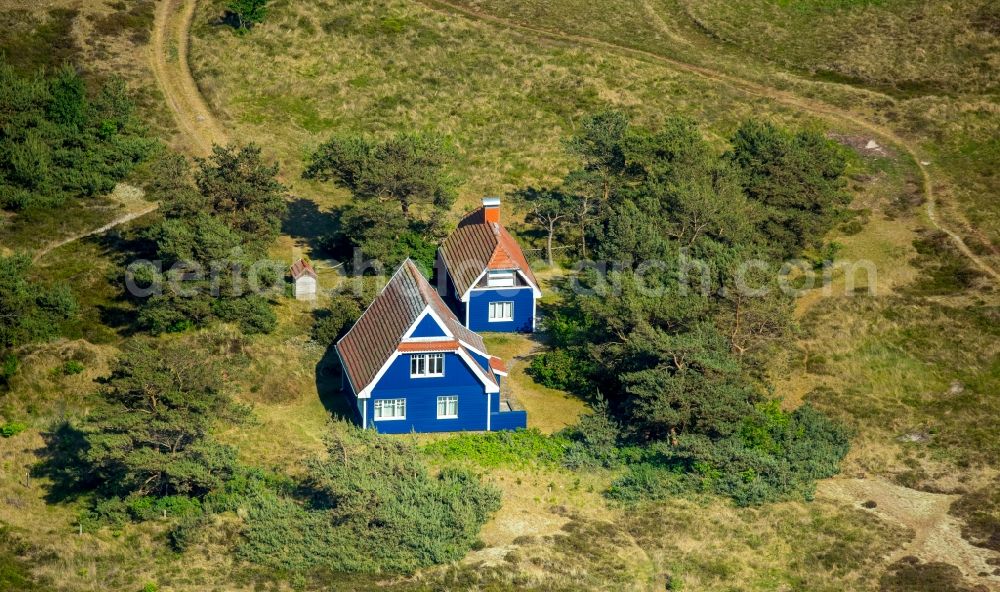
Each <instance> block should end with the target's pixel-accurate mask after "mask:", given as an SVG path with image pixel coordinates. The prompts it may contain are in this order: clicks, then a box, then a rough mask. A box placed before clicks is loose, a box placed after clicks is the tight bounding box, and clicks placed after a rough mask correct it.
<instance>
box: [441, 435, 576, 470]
mask: <svg viewBox="0 0 1000 592" xmlns="http://www.w3.org/2000/svg"><path fill="white" fill-rule="evenodd" d="M569 446H570V441H569V439H567V438H565V437H563V436H559V435H556V436H546V435H545V434H542V433H541V432H539V431H538V430H537V429H530V430H514V431H503V432H484V433H469V434H455V435H454V436H449V437H447V438H444V439H442V440H438V441H436V442H432V443H430V444H427V445H425V446H424V447H423V450H424V453H425V454H427V455H428V456H429V457H430V458H432V459H434V460H436V461H439V462H471V463H474V464H476V465H479V466H482V467H497V466H504V465H505V466H515V467H520V466H525V465H528V464H533V463H539V464H543V465H558V464H559V463H561V462H562V461H563V456H564V455H565V454H566V451H567V449H568V448H569Z"/></svg>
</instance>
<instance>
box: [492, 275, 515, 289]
mask: <svg viewBox="0 0 1000 592" xmlns="http://www.w3.org/2000/svg"><path fill="white" fill-rule="evenodd" d="M515 273H516V272H514V271H490V272H488V273H487V274H486V285H487V286H488V287H490V288H510V287H512V286H514V274H515Z"/></svg>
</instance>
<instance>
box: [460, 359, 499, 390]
mask: <svg viewBox="0 0 1000 592" xmlns="http://www.w3.org/2000/svg"><path fill="white" fill-rule="evenodd" d="M455 353H456V354H458V357H460V358H462V359H463V360H465V365H466V366H468V367H469V368H471V369H472V372H473V374H475V375H476V376H477V377H479V380H481V381H482V383H483V386H485V387H486V393H487V394H489V393H499V392H500V387H498V386H497V385H496V383H495V382H493V381H492V380H490V379H489V378H488V377H487V376H486V373H485V372H483V367H482V366H480V365H479V364H478V363H476V361H475V360H473V359H472V357H471V356H470V355H469V354H468V353H466V352H464V351H462V350H461V349H460V350H458V351H457V352H455Z"/></svg>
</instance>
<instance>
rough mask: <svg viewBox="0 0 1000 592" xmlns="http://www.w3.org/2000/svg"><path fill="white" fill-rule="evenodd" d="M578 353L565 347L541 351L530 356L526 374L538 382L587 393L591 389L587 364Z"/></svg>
mask: <svg viewBox="0 0 1000 592" xmlns="http://www.w3.org/2000/svg"><path fill="white" fill-rule="evenodd" d="M581 359H584V357H583V356H582V355H579V353H576V352H571V351H569V350H566V349H554V350H550V351H545V352H542V353H540V354H538V355H536V356H535V357H533V358H531V364H530V365H529V366H528V370H527V372H528V375H529V376H531V377H532V378H534V379H535V380H536V381H537V382H538V383H539V384H542V385H545V386H547V387H549V388H554V389H559V390H562V391H566V392H569V393H574V394H577V395H581V396H582V395H588V394H590V392H591V391H592V390H593V388H592V386H591V382H590V380H589V373H588V371H587V370H588V367H589V365H588V364H581Z"/></svg>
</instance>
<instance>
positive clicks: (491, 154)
mask: <svg viewBox="0 0 1000 592" xmlns="http://www.w3.org/2000/svg"><path fill="white" fill-rule="evenodd" d="M219 13H221V4H220V3H218V2H215V3H205V4H204V5H203V6H202V7H201V9H200V12H199V14H198V16H197V18H196V25H195V28H194V30H193V35H194V39H193V41H192V48H191V50H192V68H193V70H194V74H195V77H196V78H197V80H198V83H199V85H200V86H201V88H202V89H203V90H204V91H205V92H206V94H207V96H208V99H209V102H210V103H211V105H212V107H213V109H214V110H215V111H216V112H218V113H220V114H221V115H222V116H223V117H225V118H226V119H227V120H228V125H229V126H231V127H232V128H233V129H234V130H235V133H234V134H233V136H234V137H250V138H255V139H256V140H257V141H259V142H261V143H262V144H264V145H265V146H267V147H268V148H269V149H270V150H271V151H272V153H273V154H274V155H275V156H276V157H277V158H278V159H279V160H280V161H281V163H282V165H283V170H284V171H285V173H286V177H287V178H288V179H289V182H290V183H292V185H293V188H294V189H295V190H296V191H298V192H301V193H302V194H303V195H305V196H306V197H310V198H312V197H313V196H314V195H316V193H317V192H320V193H319V196H318V197H321V198H322V197H323V196H324V194H325V193H326V192H327V191H328V190H326V189H323V188H318V187H316V186H315V185H307V184H304V183H301V182H300V181H298V180H297V179H298V176H299V173H300V172H301V170H302V166H303V160H304V156H305V155H306V154H308V153H309V152H310V151H311V150H312V149H313V148H315V146H316V145H318V144H319V142H321V141H322V140H325V139H326V137H327V136H328V135H329V134H330V133H331V132H333V131H337V132H340V133H348V134H351V133H370V134H388V133H390V132H394V131H399V130H423V129H430V130H433V131H435V132H438V133H441V134H443V135H445V136H446V137H447V139H448V140H449V141H450V142H452V143H453V144H454V146H455V147H456V166H455V169H456V172H457V173H458V174H459V176H460V177H461V178H462V180H463V184H462V185H461V187H460V201H459V206H458V207H456V212H455V216H456V217H457V216H458V215H459V213H460V212H461V211H463V210H464V209H465V208H466V207H468V206H470V205H471V204H473V203H475V201H476V200H478V198H479V197H480V196H482V195H483V194H495V193H500V192H504V191H507V190H510V189H513V188H515V187H522V186H525V185H532V184H540V183H550V182H554V181H556V180H557V179H558V178H560V176H561V175H563V174H564V173H565V172H566V170H567V165H568V163H567V161H566V158H567V157H566V155H565V153H564V151H563V149H562V146H561V145H560V141H561V138H562V137H565V136H566V135H567V133H568V131H569V130H571V129H572V128H573V125H574V122H575V121H576V120H578V119H579V118H580V117H581V116H582V115H583V114H586V113H589V112H592V111H594V110H596V109H598V108H600V107H602V106H605V105H608V104H610V105H619V106H623V107H626V108H628V109H629V110H630V111H633V112H634V113H635V116H636V120H637V122H638V123H643V124H644V123H647V122H652V121H656V120H658V119H660V118H662V117H663V116H664V115H665V114H667V113H674V114H683V115H690V116H692V117H696V118H698V119H699V120H700V121H703V122H704V127H705V128H706V133H707V134H708V135H710V136H712V137H715V136H718V135H724V134H726V133H728V132H729V131H731V130H732V129H733V128H735V126H736V125H737V123H738V122H739V121H740V120H741V119H743V118H746V117H749V116H750V115H751V114H754V113H761V112H766V113H771V114H773V116H774V117H775V118H776V119H779V120H784V121H786V122H791V123H793V124H801V125H811V124H812V122H810V120H809V119H808V118H805V119H803V118H801V116H800V115H798V114H795V113H793V112H791V111H789V110H787V109H783V108H779V107H775V106H774V105H772V104H770V103H768V102H767V101H764V100H756V99H754V100H748V99H747V98H746V97H745V96H743V95H740V94H738V93H736V92H734V91H731V90H729V89H726V88H724V87H719V86H718V85H714V84H711V83H707V82H705V81H704V80H701V79H699V78H696V77H692V76H688V75H681V74H677V73H674V72H671V71H668V70H664V69H663V68H661V67H658V66H653V65H650V64H646V63H643V62H639V61H636V60H633V59H627V58H622V57H619V56H615V55H612V54H606V53H596V52H594V51H593V50H591V49H589V48H580V47H574V46H570V45H565V44H557V43H549V42H544V41H537V40H533V39H527V38H525V37H524V36H522V35H519V34H513V33H508V32H505V31H502V30H498V29H496V28H494V27H491V26H487V25H483V24H480V23H475V22H470V21H468V20H465V19H460V18H452V17H448V16H444V15H442V14H440V13H436V12H432V11H430V10H428V9H426V8H425V7H423V6H421V5H418V4H415V3H413V2H404V1H400V0H382V1H379V2H374V3H370V2H366V3H361V2H343V3H328V2H316V3H311V4H302V3H294V4H293V3H276V4H275V5H274V6H273V7H272V8H271V10H270V14H269V17H268V21H267V22H266V23H264V24H263V25H261V26H259V27H257V28H255V29H254V31H253V32H252V34H250V35H246V36H243V37H238V36H237V35H235V34H234V33H233V32H232V31H231V30H230V29H229V28H227V27H220V26H214V25H212V24H210V23H211V22H212V21H213V19H215V18H216V16H217V15H218V14H219ZM302 22H309V23H312V27H302V26H301V25H300V23H302ZM260 63H268V64H270V66H269V67H267V68H258V67H255V66H254V65H255V64H260ZM326 198H327V199H330V198H331V196H329V195H326Z"/></svg>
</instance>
